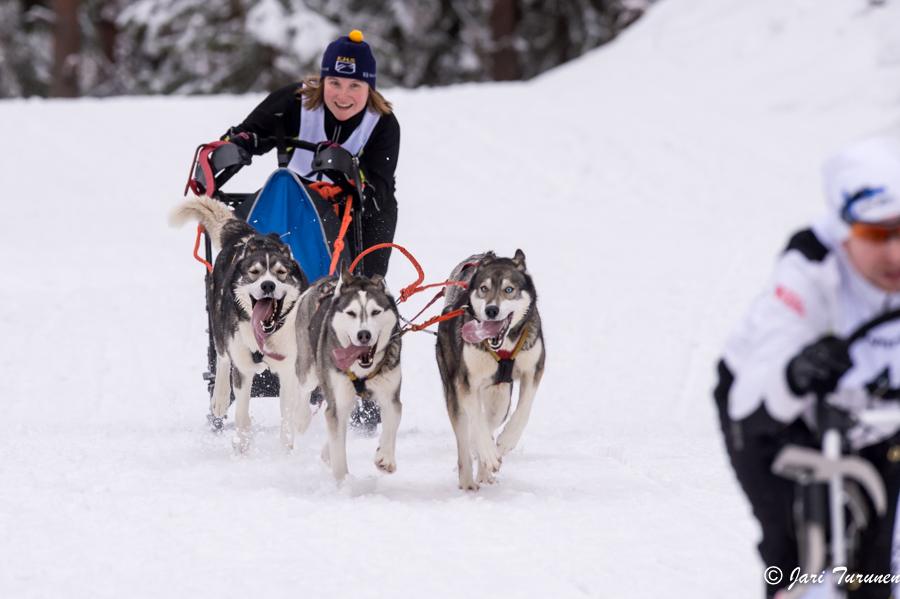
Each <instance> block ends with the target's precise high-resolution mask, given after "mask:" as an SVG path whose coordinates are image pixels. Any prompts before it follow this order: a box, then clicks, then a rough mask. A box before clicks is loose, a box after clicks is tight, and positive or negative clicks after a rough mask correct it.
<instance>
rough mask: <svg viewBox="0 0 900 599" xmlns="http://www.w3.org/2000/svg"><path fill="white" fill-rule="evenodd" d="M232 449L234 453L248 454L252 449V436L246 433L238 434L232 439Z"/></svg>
mask: <svg viewBox="0 0 900 599" xmlns="http://www.w3.org/2000/svg"><path fill="white" fill-rule="evenodd" d="M231 447H232V449H234V453H237V454H241V453H247V451H248V450H249V449H250V435H247V434H245V433H238V434H236V435H235V436H234V437H232V438H231Z"/></svg>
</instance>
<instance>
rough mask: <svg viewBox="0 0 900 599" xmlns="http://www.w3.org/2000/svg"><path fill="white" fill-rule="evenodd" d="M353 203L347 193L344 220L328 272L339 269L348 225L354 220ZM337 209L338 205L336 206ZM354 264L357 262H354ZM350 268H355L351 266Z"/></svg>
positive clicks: (332, 272)
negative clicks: (351, 207) (351, 212)
mask: <svg viewBox="0 0 900 599" xmlns="http://www.w3.org/2000/svg"><path fill="white" fill-rule="evenodd" d="M352 205H353V198H352V197H351V196H350V195H347V206H346V207H345V208H344V220H342V221H341V230H340V232H339V233H338V236H337V239H335V240H334V252H332V254H331V268H330V269H328V274H329V275H333V274H334V271H335V269H337V263H338V259H339V258H340V257H341V252H342V251H344V235H346V234H347V227H349V226H350V221H352V220H353V216H352V215H351V214H350V206H352ZM335 209H337V206H335ZM354 264H356V263H355V262H354ZM350 270H353V268H352V267H351V269H350Z"/></svg>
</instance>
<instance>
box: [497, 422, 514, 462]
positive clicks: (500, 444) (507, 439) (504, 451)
mask: <svg viewBox="0 0 900 599" xmlns="http://www.w3.org/2000/svg"><path fill="white" fill-rule="evenodd" d="M518 443H519V435H517V434H515V433H514V432H513V431H511V430H509V428H507V429H504V430H503V432H502V433H500V436H499V437H497V449H498V450H499V451H500V455H501V456H504V455H509V452H511V451H512V450H513V449H515V448H516V445H518Z"/></svg>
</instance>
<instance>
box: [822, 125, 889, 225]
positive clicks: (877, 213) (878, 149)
mask: <svg viewBox="0 0 900 599" xmlns="http://www.w3.org/2000/svg"><path fill="white" fill-rule="evenodd" d="M823 171H824V173H823V174H824V175H825V192H826V194H827V196H828V203H829V205H830V207H831V209H832V210H833V211H834V212H835V213H837V214H836V215H837V216H839V218H840V219H841V220H843V221H844V222H845V223H848V224H849V223H854V222H867V223H879V222H884V221H893V220H896V219H898V218H900V145H898V144H897V143H896V142H894V141H893V140H892V139H886V138H877V137H876V138H870V139H865V140H862V141H858V142H856V143H854V144H851V145H849V146H846V147H845V148H843V149H842V150H840V151H839V152H838V153H837V154H835V155H834V156H833V157H832V158H831V159H830V160H828V161H827V162H826V163H825V166H824V169H823Z"/></svg>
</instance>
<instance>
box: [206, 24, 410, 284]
mask: <svg viewBox="0 0 900 599" xmlns="http://www.w3.org/2000/svg"><path fill="white" fill-rule="evenodd" d="M376 75H377V71H376V63H375V56H374V55H373V54H372V50H371V48H370V47H369V44H367V43H366V42H364V41H363V34H362V33H360V32H359V31H353V32H351V33H350V35H349V36H344V37H341V38H338V39H337V40H335V41H333V42H332V43H331V44H329V46H328V48H327V49H326V50H325V54H324V56H323V57H322V69H321V73H320V74H319V76H308V77H305V78H303V79H302V80H301V81H300V82H298V83H293V84H291V85H288V86H286V87H283V88H282V89H280V90H278V91H275V92H273V93H271V94H270V95H269V96H268V97H267V98H266V99H265V100H263V101H262V102H261V103H260V104H259V106H257V107H256V108H255V109H254V110H253V112H251V113H250V115H249V116H248V117H247V118H246V119H244V122H243V123H241V124H240V125H238V126H237V127H232V128H231V129H229V130H228V132H227V133H226V134H225V135H224V136H222V139H223V140H227V141H230V142H231V143H234V144H236V145H238V146H240V147H242V148H243V149H244V150H246V151H248V152H249V153H251V154H255V155H261V154H265V153H266V152H268V151H270V150H271V149H272V148H274V147H275V141H274V138H275V135H276V131H277V118H281V119H283V125H284V130H285V132H286V133H287V134H288V135H289V136H293V137H296V138H298V139H301V140H303V141H308V142H312V143H323V142H331V143H333V144H339V145H341V146H342V147H344V149H346V150H347V151H349V152H350V153H351V154H353V155H355V156H359V162H360V167H361V169H362V175H363V181H364V183H365V203H364V206H363V208H364V211H363V217H362V240H363V247H366V248H367V247H371V246H373V245H376V244H380V243H388V242H391V241H393V239H394V231H395V230H396V228H397V201H396V199H395V198H394V172H395V171H396V169H397V158H398V156H399V154H400V125H399V123H398V122H397V118H396V117H395V116H394V113H393V110H392V107H391V104H390V102H388V101H387V100H385V99H384V96H382V95H381V93H380V92H379V91H378V90H377V89H376V88H375V82H376ZM276 115H283V116H281V117H277V116H276ZM289 152H290V162H289V163H288V168H290V169H291V170H293V171H294V172H296V173H297V174H299V175H301V176H307V175H309V174H310V173H311V172H312V165H311V161H312V153H311V152H308V151H305V150H293V149H291V150H289ZM319 177H321V178H325V177H324V176H322V175H319ZM356 224H357V223H356V222H353V223H352V224H351V231H350V232H349V233H348V237H349V238H351V239H352V238H353V235H354V232H353V231H352V229H353V227H355V226H356ZM390 252H391V250H390V248H383V249H379V250H376V251H375V252H372V253H371V254H368V255H367V256H366V260H365V262H364V269H365V271H364V272H363V273H362V274H364V275H366V276H368V277H372V276H375V275H382V276H384V275H385V274H386V273H387V269H388V260H389V259H390Z"/></svg>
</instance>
